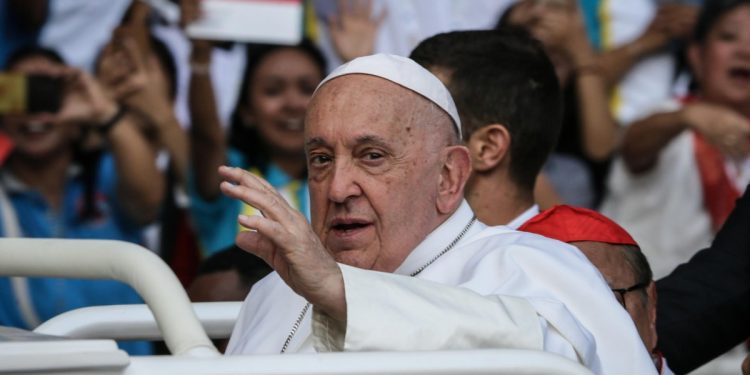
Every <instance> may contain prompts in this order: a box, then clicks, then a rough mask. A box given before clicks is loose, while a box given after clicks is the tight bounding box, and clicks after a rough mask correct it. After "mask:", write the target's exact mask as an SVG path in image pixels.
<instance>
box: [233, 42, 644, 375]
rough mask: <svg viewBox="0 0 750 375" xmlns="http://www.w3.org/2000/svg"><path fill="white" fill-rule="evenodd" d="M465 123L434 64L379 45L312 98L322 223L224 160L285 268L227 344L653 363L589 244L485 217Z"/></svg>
mask: <svg viewBox="0 0 750 375" xmlns="http://www.w3.org/2000/svg"><path fill="white" fill-rule="evenodd" d="M547 64H549V62H547ZM549 69H550V72H549V76H550V77H552V78H551V79H554V73H553V72H551V69H552V67H551V65H549ZM460 139H461V121H460V119H459V116H458V112H457V110H456V108H455V104H454V103H453V100H452V99H451V96H450V94H449V93H448V90H447V89H446V88H445V86H444V85H443V84H442V83H441V82H440V81H439V80H438V79H437V78H436V77H435V76H434V75H432V74H431V73H429V72H428V71H427V70H425V69H424V68H422V67H421V66H419V65H418V64H416V63H415V62H414V61H412V60H410V59H408V58H404V57H398V56H391V55H374V56H367V57H362V58H358V59H355V60H353V61H351V62H349V63H348V64H346V65H343V66H341V67H339V68H338V69H336V70H335V71H334V72H333V73H331V75H329V76H328V77H327V78H326V79H324V80H323V82H322V83H321V84H320V86H319V87H318V89H317V90H316V92H315V94H314V95H313V97H312V100H311V102H310V105H309V107H308V112H307V114H306V118H305V142H306V154H307V160H308V170H309V171H308V181H309V185H310V194H311V197H310V202H311V217H312V218H311V223H310V224H308V222H307V221H306V220H305V218H304V216H303V215H302V214H301V213H299V212H298V211H295V210H294V209H292V208H291V207H290V206H289V205H288V204H286V203H284V200H283V199H282V198H281V197H280V196H279V195H278V193H277V192H276V191H275V190H274V189H273V188H272V187H270V185H268V184H267V183H266V182H265V181H263V180H262V179H261V178H259V177H257V176H253V175H251V174H249V173H247V172H246V171H243V170H240V169H234V168H226V167H222V168H221V169H220V173H221V174H222V176H223V177H224V179H225V182H223V183H222V185H221V189H222V191H223V192H224V194H227V195H228V196H230V197H232V198H236V199H241V200H243V201H244V202H246V203H247V204H250V205H252V206H254V207H256V208H257V209H258V210H260V211H261V212H262V213H263V216H253V217H244V216H240V217H239V218H238V221H239V223H240V224H241V225H243V226H244V227H247V228H248V229H251V231H244V232H242V233H240V234H239V235H238V237H237V245H238V246H240V247H241V248H243V249H245V250H247V251H250V252H252V253H253V254H256V255H258V256H260V257H261V258H263V259H264V260H265V261H266V262H267V263H269V264H270V265H271V266H272V267H273V268H274V269H275V271H276V272H274V273H272V274H271V275H269V276H268V277H266V278H264V279H263V280H261V281H260V282H258V283H257V284H256V285H255V286H254V287H253V289H252V291H251V293H250V294H249V295H248V298H247V299H246V300H245V302H244V305H243V308H242V310H241V312H240V316H239V318H238V320H237V324H236V325H235V328H234V331H233V333H232V337H231V339H230V343H229V346H228V348H227V353H229V354H239V353H243V354H250V353H254V354H270V353H285V352H315V351H318V352H320V351H376V350H391V351H392V350H397V351H398V350H410V351H413V350H458V349H478V348H521V349H531V350H545V351H549V352H554V353H558V354H560V355H562V356H565V357H567V358H569V359H571V360H574V361H578V362H580V363H582V364H583V365H585V366H586V367H588V368H589V369H591V370H592V371H593V372H594V373H596V374H605V373H606V374H650V373H654V372H655V370H654V368H653V364H652V363H651V361H650V358H649V356H648V353H647V352H646V350H645V349H644V347H643V345H642V344H641V341H640V338H639V337H638V334H637V332H636V330H635V329H634V327H633V326H632V324H631V325H627V324H618V322H628V321H629V320H630V318H629V317H628V315H627V313H626V312H625V311H624V310H623V309H622V308H621V307H620V306H619V305H618V304H617V302H616V301H615V300H614V299H612V298H611V297H610V298H609V299H608V298H607V296H609V294H610V293H611V292H610V290H609V288H608V287H607V285H606V284H605V283H604V282H603V281H602V279H601V277H600V276H599V275H598V273H597V271H596V269H595V268H594V267H593V266H592V265H591V264H590V263H589V262H588V261H586V259H585V257H583V255H581V254H580V253H578V252H576V251H574V250H573V249H568V248H569V247H570V246H569V245H566V244H563V243H561V242H558V241H552V240H549V239H546V238H544V237H541V236H535V235H531V234H524V233H519V232H516V231H513V230H511V229H509V228H506V227H487V226H486V225H484V224H482V223H481V222H479V221H477V219H476V216H475V214H474V212H473V211H472V209H471V208H470V207H469V204H468V203H467V202H466V201H465V200H464V197H463V193H464V191H463V188H464V185H465V183H466V181H467V179H468V176H469V172H470V168H471V167H470V157H469V153H468V150H467V149H466V147H464V146H462V145H460ZM584 290H585V291H586V293H585V296H584V295H583V294H584V293H582V291H584Z"/></svg>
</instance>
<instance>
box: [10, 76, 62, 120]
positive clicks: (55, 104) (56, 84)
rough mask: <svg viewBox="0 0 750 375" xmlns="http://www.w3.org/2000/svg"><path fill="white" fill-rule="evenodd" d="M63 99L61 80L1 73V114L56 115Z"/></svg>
mask: <svg viewBox="0 0 750 375" xmlns="http://www.w3.org/2000/svg"><path fill="white" fill-rule="evenodd" d="M62 97H63V81H62V79H60V78H56V77H50V76H45V75H22V74H16V73H0V114H30V113H41V112H48V113H56V112H57V111H59V110H60V106H61V105H62Z"/></svg>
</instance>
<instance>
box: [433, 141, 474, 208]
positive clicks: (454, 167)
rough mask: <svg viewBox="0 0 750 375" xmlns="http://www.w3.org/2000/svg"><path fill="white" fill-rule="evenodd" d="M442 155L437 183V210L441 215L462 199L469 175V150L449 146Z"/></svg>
mask: <svg viewBox="0 0 750 375" xmlns="http://www.w3.org/2000/svg"><path fill="white" fill-rule="evenodd" d="M443 153H444V154H445V155H444V157H443V160H444V162H443V166H442V169H441V171H440V181H439V183H438V198H437V209H438V212H439V213H441V214H449V213H451V212H453V211H454V210H455V209H456V208H458V205H459V204H461V201H462V200H463V199H464V186H465V185H466V181H468V179H469V174H471V158H470V157H469V150H468V149H467V148H466V147H464V146H449V147H446V148H445V149H444V150H443Z"/></svg>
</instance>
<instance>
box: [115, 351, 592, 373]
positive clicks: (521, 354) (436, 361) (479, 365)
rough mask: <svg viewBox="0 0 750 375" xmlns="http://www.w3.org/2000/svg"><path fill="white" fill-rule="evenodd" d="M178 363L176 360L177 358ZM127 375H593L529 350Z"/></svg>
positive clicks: (252, 359)
mask: <svg viewBox="0 0 750 375" xmlns="http://www.w3.org/2000/svg"><path fill="white" fill-rule="evenodd" d="M172 358H174V357H172ZM125 374H128V375H130V374H132V375H135V374H180V375H203V374H214V375H235V374H236V375H239V374H245V375H261V374H262V375H324V374H330V375H338V374H352V375H375V374H379V375H396V374H398V375H427V374H430V375H449V374H450V375H486V374H500V375H527V374H535V375H592V373H591V372H590V371H589V370H587V369H586V368H584V367H583V366H581V365H579V364H577V363H575V362H572V361H570V360H568V359H567V358H564V357H561V356H558V355H555V354H551V353H546V352H540V351H529V350H499V349H496V350H466V351H440V352H377V353H323V354H314V355H310V354H285V355H278V354H276V355H254V356H225V357H221V358H213V359H208V358H189V357H178V358H175V359H170V357H145V358H140V357H131V363H130V365H129V366H128V367H127V368H126V370H125Z"/></svg>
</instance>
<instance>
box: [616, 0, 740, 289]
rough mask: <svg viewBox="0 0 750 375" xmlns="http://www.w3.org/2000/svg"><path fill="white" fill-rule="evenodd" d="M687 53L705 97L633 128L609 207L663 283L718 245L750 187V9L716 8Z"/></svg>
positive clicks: (724, 1)
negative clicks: (717, 236) (702, 250)
mask: <svg viewBox="0 0 750 375" xmlns="http://www.w3.org/2000/svg"><path fill="white" fill-rule="evenodd" d="M687 52H688V58H689V62H690V65H691V67H692V70H693V72H694V76H695V80H696V83H697V90H696V91H695V92H694V93H693V95H691V96H690V97H687V98H683V99H681V100H679V99H671V100H669V101H667V102H665V103H661V104H659V105H657V106H656V108H655V109H654V110H653V111H652V113H651V114H644V117H643V118H642V119H641V120H638V121H636V122H635V123H633V124H632V125H630V126H629V127H628V129H627V131H626V132H625V135H624V138H623V143H622V156H621V158H618V160H616V162H615V164H614V165H613V169H612V173H611V176H610V181H609V184H608V188H609V191H608V197H607V200H606V201H605V204H604V205H603V206H602V212H603V213H605V214H606V215H607V216H609V217H611V218H612V219H613V220H616V221H617V222H618V223H620V224H621V225H622V226H623V227H625V228H626V229H627V230H628V232H630V233H631V234H632V235H633V237H634V238H636V240H637V241H638V243H639V244H641V246H642V248H643V249H644V251H646V253H647V254H648V255H649V258H650V259H651V264H652V267H653V270H654V274H655V275H656V276H657V277H661V276H664V275H666V274H667V273H668V272H669V271H671V270H672V269H673V268H674V267H675V265H677V264H679V263H682V262H685V261H687V260H688V259H689V258H690V256H691V255H693V254H694V251H695V249H700V248H702V247H706V246H708V244H709V242H710V241H711V238H712V237H713V236H714V234H715V233H716V232H717V231H718V230H719V229H720V228H721V226H722V224H723V223H724V221H725V220H726V217H727V215H728V214H729V212H731V210H732V208H733V207H734V202H735V200H736V199H737V198H738V197H739V196H740V195H741V193H742V192H743V191H744V189H745V187H746V186H747V184H748V182H750V159H749V158H748V152H749V151H750V84H749V83H750V2H749V1H747V0H721V1H711V2H708V3H707V4H706V6H705V8H704V9H703V11H702V12H701V14H700V17H699V19H698V23H697V26H696V30H695V35H694V38H693V41H692V42H691V43H690V45H689V48H688V51H687ZM655 208H658V209H655Z"/></svg>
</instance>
